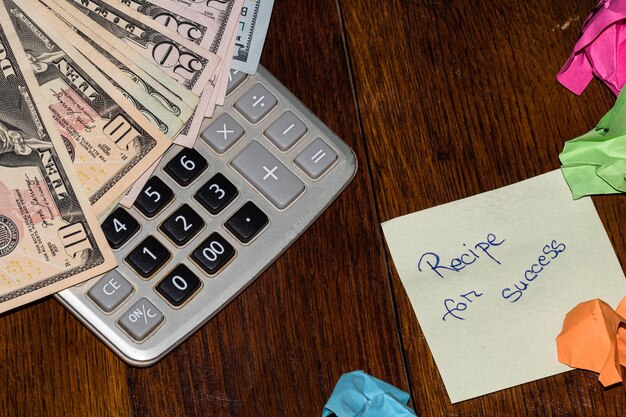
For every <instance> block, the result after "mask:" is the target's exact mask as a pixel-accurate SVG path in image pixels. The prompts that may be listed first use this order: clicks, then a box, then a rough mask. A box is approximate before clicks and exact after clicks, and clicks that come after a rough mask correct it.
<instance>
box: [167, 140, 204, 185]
mask: <svg viewBox="0 0 626 417" xmlns="http://www.w3.org/2000/svg"><path fill="white" fill-rule="evenodd" d="M207 165H208V163H207V161H206V159H204V157H203V156H202V155H200V152H198V151H196V150H195V149H188V148H185V149H183V150H182V151H180V152H179V153H178V155H176V156H175V157H174V158H172V160H171V161H170V162H168V163H167V165H165V168H164V170H165V172H167V173H168V174H170V176H171V177H172V178H174V180H175V181H176V182H177V183H178V184H180V185H181V186H183V187H185V186H187V185H189V184H190V183H191V182H192V181H193V180H195V179H196V178H198V176H199V175H200V174H202V173H203V172H204V170H205V169H206V168H207Z"/></svg>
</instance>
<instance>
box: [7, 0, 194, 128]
mask: <svg viewBox="0 0 626 417" xmlns="http://www.w3.org/2000/svg"><path fill="white" fill-rule="evenodd" d="M33 7H35V8H36V10H37V13H38V14H39V15H40V16H42V17H43V18H44V19H45V20H46V21H47V22H49V23H50V24H51V25H52V27H54V28H56V29H57V30H58V33H59V34H60V35H61V36H60V37H59V40H58V42H59V46H60V47H61V49H63V50H64V49H67V45H68V44H69V45H71V46H73V47H74V48H75V49H77V50H78V51H80V53H81V54H82V55H83V56H85V58H87V59H88V60H89V61H90V62H91V63H92V64H94V65H95V66H96V67H97V68H98V69H99V70H100V72H101V73H102V74H103V75H104V76H105V77H106V78H107V79H108V80H109V81H110V82H111V83H112V84H113V85H115V86H116V87H117V89H118V90H120V92H121V93H122V95H124V97H126V98H127V99H128V100H129V101H130V102H131V103H132V104H133V105H134V106H135V108H136V109H137V110H139V111H140V112H141V114H143V115H144V116H145V117H146V118H147V119H148V120H150V121H151V122H152V124H154V125H155V126H156V127H157V128H158V129H159V130H160V131H161V132H162V133H163V134H164V135H166V136H167V137H168V138H170V139H173V138H174V137H175V136H176V135H177V134H178V132H179V131H180V130H181V129H182V127H183V125H184V122H183V120H181V119H180V118H178V117H177V116H176V115H175V114H174V113H172V112H171V111H168V109H167V108H166V107H165V106H163V105H162V103H161V102H160V101H157V99H156V98H155V97H154V96H153V95H150V94H149V93H148V91H146V90H145V89H144V88H142V87H141V86H140V84H138V83H136V82H133V81H131V79H130V78H129V77H127V76H126V75H125V73H124V72H122V71H121V70H120V69H119V68H118V66H116V65H115V64H114V63H113V62H111V61H110V60H108V59H107V58H106V57H105V56H104V55H102V53H101V52H100V51H102V52H104V50H102V49H100V51H99V50H97V49H96V48H94V46H92V44H90V43H89V42H87V41H86V40H84V39H83V38H81V37H80V36H79V35H78V34H77V33H76V32H75V31H73V30H71V29H70V28H69V26H67V25H64V24H63V22H62V21H61V20H59V18H58V17H57V16H55V15H54V14H53V13H52V12H51V11H50V10H49V9H47V8H46V7H45V6H44V5H42V4H41V3H34V4H33ZM19 18H20V19H21V20H22V21H23V22H24V23H27V22H28V21H29V19H28V18H27V17H26V16H23V15H21V16H19ZM20 33H22V32H20ZM23 33H27V32H23ZM18 35H19V34H18Z"/></svg>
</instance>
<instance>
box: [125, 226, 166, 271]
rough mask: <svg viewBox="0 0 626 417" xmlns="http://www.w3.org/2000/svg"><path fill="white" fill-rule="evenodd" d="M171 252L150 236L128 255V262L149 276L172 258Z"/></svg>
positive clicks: (136, 269)
mask: <svg viewBox="0 0 626 417" xmlns="http://www.w3.org/2000/svg"><path fill="white" fill-rule="evenodd" d="M170 257H171V254H170V252H169V251H168V250H167V249H166V248H165V246H163V245H162V244H161V242H159V241H158V240H157V239H156V238H155V237H154V236H148V237H147V238H146V239H145V240H144V241H143V242H141V243H140V244H139V245H138V246H137V247H136V248H135V249H133V250H132V251H131V252H130V253H129V254H128V256H127V257H126V262H128V264H129V265H130V266H131V267H132V268H133V269H134V270H135V272H137V273H138V274H139V275H141V276H142V277H144V278H149V277H150V276H151V275H152V274H154V273H155V272H156V271H158V270H159V268H161V267H162V266H163V265H165V263H166V262H167V261H168V260H169V259H170Z"/></svg>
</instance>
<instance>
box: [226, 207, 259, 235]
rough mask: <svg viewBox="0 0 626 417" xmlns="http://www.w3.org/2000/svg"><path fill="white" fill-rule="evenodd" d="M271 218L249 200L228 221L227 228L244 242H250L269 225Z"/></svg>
mask: <svg viewBox="0 0 626 417" xmlns="http://www.w3.org/2000/svg"><path fill="white" fill-rule="evenodd" d="M268 222H269V218H268V217H267V215H266V214H265V213H263V211H261V209H260V208H258V207H257V206H256V205H255V204H254V203H253V202H252V201H248V202H247V203H246V204H244V205H243V207H241V208H240V209H239V210H237V212H236V213H235V214H234V215H233V216H232V217H231V218H230V219H228V221H227V222H226V228H227V229H228V230H230V231H231V233H232V234H233V235H235V237H236V238H237V239H239V240H240V241H241V242H243V243H248V242H250V241H251V240H252V239H253V238H254V237H255V236H256V235H257V234H258V233H259V232H260V231H261V229H263V228H264V227H265V225H267V223H268Z"/></svg>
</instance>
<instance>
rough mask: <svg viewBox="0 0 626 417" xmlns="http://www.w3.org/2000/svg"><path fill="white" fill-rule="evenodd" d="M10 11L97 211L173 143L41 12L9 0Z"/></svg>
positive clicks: (32, 1) (24, 0)
mask: <svg viewBox="0 0 626 417" xmlns="http://www.w3.org/2000/svg"><path fill="white" fill-rule="evenodd" d="M5 4H6V5H7V6H8V9H9V15H10V17H11V20H12V22H13V25H14V27H15V29H16V32H17V34H18V37H19V39H20V41H21V44H22V46H23V47H24V49H25V50H26V51H27V56H28V58H29V61H30V63H31V66H32V67H33V69H34V72H35V78H36V80H37V82H38V83H39V85H40V87H41V89H42V93H43V96H44V100H45V103H47V104H48V106H49V109H50V111H51V112H52V117H53V120H54V121H55V123H56V126H57V129H58V131H59V132H60V134H61V137H62V139H63V141H64V143H65V146H66V148H67V149H68V150H69V151H70V156H71V157H72V161H73V163H74V167H75V168H76V171H77V172H78V177H79V180H80V182H81V183H82V185H83V187H84V188H85V190H86V191H87V195H88V196H89V201H90V202H91V204H92V206H93V208H94V211H95V212H96V215H99V214H101V213H102V212H103V211H104V210H105V209H106V208H107V207H109V206H110V205H111V204H112V203H113V202H114V201H116V200H117V199H118V198H119V197H120V196H121V195H122V194H123V193H124V192H125V191H126V190H127V189H128V188H129V187H130V186H131V185H132V184H133V183H134V182H135V181H136V180H137V178H139V176H140V175H141V174H142V173H143V172H144V171H145V170H146V169H147V168H148V167H150V166H151V165H152V164H153V163H154V162H155V161H157V160H158V158H159V157H160V156H161V155H162V154H163V153H164V152H165V151H166V150H167V148H168V147H169V145H170V144H171V140H169V139H168V138H167V137H166V136H165V135H163V133H161V132H160V131H159V130H158V129H156V128H155V127H154V126H153V125H152V124H151V123H150V122H149V121H148V120H147V119H146V118H145V117H144V116H143V115H142V114H141V113H140V112H139V111H137V109H136V108H135V107H134V106H133V105H132V104H130V103H129V102H128V100H127V99H126V98H125V97H124V96H123V95H122V94H121V93H120V92H119V90H118V89H117V88H116V87H115V86H114V85H113V84H111V83H110V82H109V81H108V80H107V79H106V78H105V77H104V76H103V75H102V74H101V73H100V72H99V71H98V70H97V69H96V68H95V67H94V66H93V65H92V64H91V63H90V62H89V61H88V60H87V59H86V58H85V57H84V56H83V55H81V54H80V53H79V52H78V51H77V50H76V49H74V48H73V47H72V46H71V45H69V43H68V42H67V41H66V40H65V39H64V38H63V37H62V36H61V34H60V33H59V32H58V31H56V30H55V29H54V25H53V24H52V23H51V22H48V21H47V20H46V19H45V18H44V17H43V16H42V15H41V14H40V13H38V11H39V10H42V7H41V6H40V5H39V4H38V3H37V2H36V0H19V5H18V3H17V2H16V3H13V2H12V1H10V0H5Z"/></svg>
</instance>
